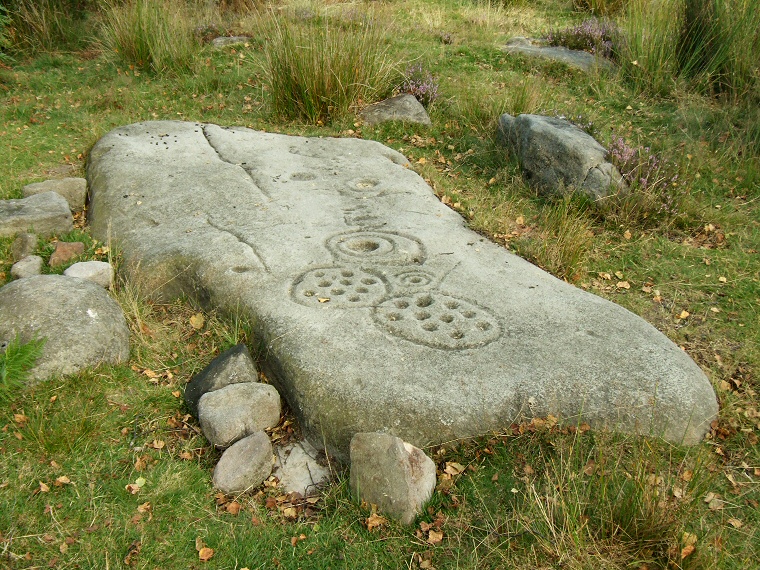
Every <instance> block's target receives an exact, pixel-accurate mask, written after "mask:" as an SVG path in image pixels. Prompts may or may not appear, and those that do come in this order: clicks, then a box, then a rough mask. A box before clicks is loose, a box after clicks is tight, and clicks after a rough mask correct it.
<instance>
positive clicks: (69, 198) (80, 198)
mask: <svg viewBox="0 0 760 570" xmlns="http://www.w3.org/2000/svg"><path fill="white" fill-rule="evenodd" d="M21 192H22V194H23V195H24V198H27V197H29V196H34V195H35V194H42V193H43V192H55V193H56V194H60V195H61V196H63V197H64V198H65V199H66V202H68V204H69V208H71V210H72V211H74V212H81V211H82V210H83V209H84V202H85V200H86V198H87V180H85V179H84V178H61V179H59V180H45V181H44V182H35V183H34V184H27V185H26V186H24V188H23V189H22V190H21Z"/></svg>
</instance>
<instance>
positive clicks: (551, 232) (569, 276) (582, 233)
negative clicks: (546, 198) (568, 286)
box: [516, 198, 593, 281]
mask: <svg viewBox="0 0 760 570" xmlns="http://www.w3.org/2000/svg"><path fill="white" fill-rule="evenodd" d="M586 209H587V206H586V205H585V204H584V203H582V202H579V201H577V200H574V199H572V198H564V199H560V200H557V201H555V202H553V203H550V204H547V205H546V206H544V207H543V209H542V210H541V213H540V216H539V217H540V220H539V224H538V225H539V227H540V228H541V231H540V232H539V235H537V236H531V237H529V238H524V239H522V240H520V241H519V242H517V244H516V248H517V251H518V252H519V253H520V254H521V255H524V256H526V257H527V258H528V259H530V260H531V261H533V262H534V263H535V264H536V265H538V266H539V267H542V268H543V269H546V270H547V271H549V272H550V273H552V274H553V275H556V276H557V277H560V278H562V279H566V280H568V281H576V280H577V279H578V278H579V276H580V275H581V274H582V272H583V269H584V267H585V265H586V263H587V262H588V257H589V253H590V251H591V248H592V245H593V231H592V224H591V219H590V218H589V216H588V214H587V213H586Z"/></svg>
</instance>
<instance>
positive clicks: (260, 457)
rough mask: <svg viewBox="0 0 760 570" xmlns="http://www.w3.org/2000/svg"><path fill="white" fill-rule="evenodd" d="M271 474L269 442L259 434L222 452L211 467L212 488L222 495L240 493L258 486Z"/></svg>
mask: <svg viewBox="0 0 760 570" xmlns="http://www.w3.org/2000/svg"><path fill="white" fill-rule="evenodd" d="M271 472H272V443H271V442H270V441H269V436H267V434H266V433H264V432H263V431H259V432H256V433H254V434H251V435H249V436H248V437H245V438H243V439H241V440H240V441H238V442H237V443H235V444H234V445H233V446H231V447H229V448H228V449H226V450H225V451H224V453H223V454H222V457H221V458H220V459H219V462H218V463H217V464H216V467H215V468H214V487H216V488H217V489H219V490H220V491H221V492H222V493H227V494H232V493H242V492H244V491H248V490H250V489H254V488H256V487H258V486H259V485H261V484H262V483H263V482H264V480H265V479H266V478H267V477H269V474H270V473H271Z"/></svg>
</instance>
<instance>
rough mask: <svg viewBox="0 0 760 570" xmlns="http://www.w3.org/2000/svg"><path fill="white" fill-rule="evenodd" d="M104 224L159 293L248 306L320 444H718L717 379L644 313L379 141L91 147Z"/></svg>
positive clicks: (98, 225) (118, 134) (167, 136)
mask: <svg viewBox="0 0 760 570" xmlns="http://www.w3.org/2000/svg"><path fill="white" fill-rule="evenodd" d="M89 156H90V158H89V164H88V181H89V187H90V191H91V203H90V204H91V210H90V213H91V224H92V225H91V227H92V232H93V235H94V237H96V238H97V239H101V240H105V239H106V238H107V236H108V235H110V236H111V239H112V240H113V242H114V243H115V244H116V245H117V246H118V247H119V248H120V250H121V251H122V252H123V256H124V265H123V268H124V269H123V270H124V271H125V272H127V273H128V274H129V275H130V278H132V279H134V280H136V281H137V282H139V283H141V284H142V285H143V286H144V287H145V289H146V290H150V291H154V297H156V298H159V299H160V298H164V299H170V298H173V297H175V296H179V295H187V296H188V297H190V298H192V299H194V300H195V301H197V302H199V303H202V304H205V305H206V306H212V307H217V308H219V309H221V310H226V311H229V312H230V313H234V312H238V313H239V314H244V315H247V316H249V317H250V318H251V321H252V323H253V329H254V330H253V333H254V338H255V339H256V341H257V343H258V346H259V349H260V352H261V358H262V367H263V368H264V372H265V374H266V376H267V378H268V379H269V380H270V382H271V383H272V384H273V385H274V386H275V387H276V388H277V389H278V391H279V392H280V395H281V396H282V397H283V398H285V399H286V400H287V402H288V404H289V406H290V408H291V409H292V411H293V412H294V414H295V415H296V416H297V418H298V420H299V423H300V427H301V428H302V430H303V433H304V435H305V436H306V438H307V439H308V440H309V441H310V442H311V443H312V444H313V445H314V446H315V447H319V448H322V447H324V445H325V444H326V446H327V448H328V450H329V451H330V453H331V454H334V455H336V456H337V458H338V459H340V460H342V461H346V460H347V459H348V450H349V444H350V441H351V438H352V437H353V435H354V434H355V433H357V432H375V431H379V432H386V433H389V434H392V435H395V436H398V437H401V438H402V439H403V440H404V441H408V442H410V443H412V444H413V445H416V446H417V447H424V446H426V445H428V444H434V443H442V442H445V441H450V440H454V439H459V438H463V437H470V436H475V435H478V434H483V433H486V432H490V431H492V430H499V429H503V428H504V426H508V425H509V424H511V423H512V422H515V421H522V420H524V419H528V418H530V417H533V416H546V415H547V414H553V415H555V416H558V417H560V418H561V419H562V421H565V422H570V423H573V422H576V421H578V419H579V418H582V421H585V422H588V423H589V424H590V425H592V426H594V427H599V428H601V427H606V428H610V429H616V430H619V431H626V432H635V433H646V434H654V435H659V436H664V437H666V438H667V439H669V440H672V441H676V442H685V443H695V442H698V441H700V440H701V439H702V437H703V435H704V434H705V433H706V431H707V430H708V429H709V425H710V422H711V421H712V420H713V419H714V418H715V415H716V413H717V410H718V406H717V401H716V397H715V393H714V392H713V389H712V386H711V385H710V382H709V380H708V379H707V377H706V376H705V374H704V373H703V372H702V371H701V370H700V368H699V367H698V366H697V365H696V364H695V363H694V361H693V360H691V359H690V358H689V356H688V355H687V354H686V353H685V352H684V351H682V350H681V349H680V348H679V347H678V346H676V345H675V344H673V343H672V342H670V341H669V340H668V339H667V338H666V337H665V336H664V335H663V334H662V333H660V332H659V331H657V330H656V329H655V328H654V327H652V326H651V325H650V324H648V323H647V322H645V321H644V320H643V319H641V318H639V317H637V316H636V315H634V314H632V313H630V312H629V311H627V310H625V309H623V308H622V307H620V306H618V305H615V304H614V303H612V302H610V301H607V300H604V299H601V298H599V297H597V296H595V295H593V294H591V293H588V292H585V291H582V290H580V289H577V288H575V287H573V286H571V285H569V284H567V283H564V282H562V281H561V280H559V279H556V278H554V277H552V276H551V275H549V274H548V273H546V272H544V271H542V270H540V269H539V268H537V267H535V266H534V265H531V264H530V263H528V262H527V261H525V260H523V259H521V258H519V257H517V256H515V255H513V254H511V253H510V252H508V251H506V250H505V249H504V248H503V247H500V246H498V245H497V244H494V243H491V242H489V241H487V240H486V239H485V238H483V237H482V236H480V235H478V234H477V233H475V232H473V231H471V230H470V229H468V228H467V225H466V224H465V222H464V221H463V220H462V218H461V217H460V216H459V215H458V214H456V213H455V212H454V211H452V210H451V209H449V208H447V207H446V206H444V205H443V204H442V203H441V202H440V200H438V199H437V198H436V196H435V194H434V193H433V192H432V190H431V189H430V187H429V186H428V185H427V184H426V183H425V182H424V180H422V178H420V177H419V176H418V175H417V174H416V173H414V172H413V171H412V170H411V169H409V168H408V161H407V160H406V159H405V158H404V157H403V156H402V155H401V154H399V153H397V152H395V151H394V150H392V149H390V148H388V147H386V146H383V145H382V144H380V143H377V142H374V141H367V140H359V139H353V138H352V139H330V138H304V137H293V136H286V135H280V134H274V133H261V132H256V131H252V130H249V129H245V128H230V129H225V128H221V127H218V126H215V125H202V124H198V123H186V122H149V123H138V124H134V125H129V126H125V127H121V128H118V129H116V130H114V131H111V132H110V133H109V134H107V135H105V136H104V137H103V138H102V139H101V140H100V141H99V142H98V143H97V144H96V145H95V147H94V148H93V149H92V151H91V153H90V155H89Z"/></svg>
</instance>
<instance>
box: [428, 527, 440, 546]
mask: <svg viewBox="0 0 760 570" xmlns="http://www.w3.org/2000/svg"><path fill="white" fill-rule="evenodd" d="M427 541H428V544H432V545H433V546H435V545H436V544H441V542H443V532H438V531H435V530H431V531H430V534H428V540H427Z"/></svg>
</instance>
